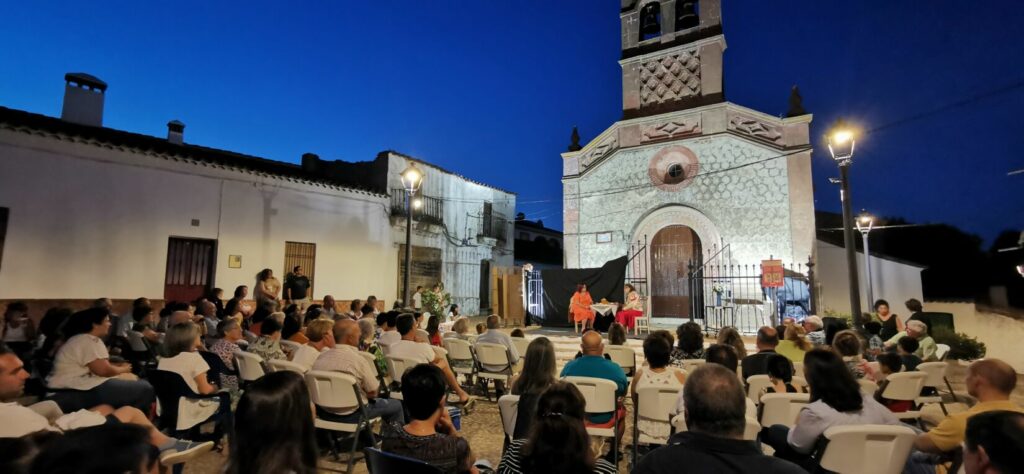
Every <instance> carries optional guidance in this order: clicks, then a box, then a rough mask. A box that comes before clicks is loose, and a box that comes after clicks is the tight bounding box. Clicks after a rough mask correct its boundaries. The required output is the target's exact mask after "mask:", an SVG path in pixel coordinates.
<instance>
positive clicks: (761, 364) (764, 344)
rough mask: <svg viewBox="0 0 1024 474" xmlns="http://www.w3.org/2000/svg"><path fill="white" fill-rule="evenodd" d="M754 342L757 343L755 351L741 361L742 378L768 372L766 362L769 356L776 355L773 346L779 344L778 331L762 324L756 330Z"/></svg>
mask: <svg viewBox="0 0 1024 474" xmlns="http://www.w3.org/2000/svg"><path fill="white" fill-rule="evenodd" d="M755 343H756V344H757V353H755V354H751V355H748V356H746V357H744V358H743V360H742V361H741V365H742V367H743V377H744V378H747V377H750V376H752V375H763V374H766V373H768V372H767V365H766V364H767V363H768V359H770V358H771V356H773V355H777V353H776V352H775V347H776V346H778V345H779V333H778V332H776V331H775V328H772V327H768V326H762V327H761V328H760V329H758V330H757V339H756V341H755Z"/></svg>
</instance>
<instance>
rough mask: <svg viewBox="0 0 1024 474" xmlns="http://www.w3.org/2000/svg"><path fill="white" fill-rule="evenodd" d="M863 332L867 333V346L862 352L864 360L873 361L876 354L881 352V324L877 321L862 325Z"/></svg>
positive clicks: (882, 342)
mask: <svg viewBox="0 0 1024 474" xmlns="http://www.w3.org/2000/svg"><path fill="white" fill-rule="evenodd" d="M864 330H865V331H867V333H868V346H867V349H866V350H865V351H864V358H865V359H867V360H869V361H874V360H875V359H876V358H877V357H878V354H880V353H881V352H882V345H883V344H884V341H882V323H879V322H878V321H869V322H867V323H864Z"/></svg>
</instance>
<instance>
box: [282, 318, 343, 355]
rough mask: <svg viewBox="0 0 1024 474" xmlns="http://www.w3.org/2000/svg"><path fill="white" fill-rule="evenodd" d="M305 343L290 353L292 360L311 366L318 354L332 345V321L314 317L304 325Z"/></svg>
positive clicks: (333, 341) (333, 342)
mask: <svg viewBox="0 0 1024 474" xmlns="http://www.w3.org/2000/svg"><path fill="white" fill-rule="evenodd" d="M306 339H307V340H308V341H309V342H308V343H307V344H303V345H301V346H299V348H298V349H296V350H295V353H294V354H292V362H295V363H296V364H299V365H301V366H303V367H312V366H313V363H314V362H316V360H317V358H318V357H320V354H321V353H322V352H324V351H326V350H328V349H331V348H333V347H334V344H335V340H334V321H333V320H330V319H314V320H313V321H310V322H309V325H308V326H306Z"/></svg>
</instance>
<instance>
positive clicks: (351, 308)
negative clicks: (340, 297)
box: [339, 298, 372, 319]
mask: <svg viewBox="0 0 1024 474" xmlns="http://www.w3.org/2000/svg"><path fill="white" fill-rule="evenodd" d="M362 308H363V301H362V300H360V299H359V298H356V299H354V300H352V302H350V303H349V304H348V311H345V312H344V313H342V314H340V315H339V316H344V317H346V318H349V319H359V318H361V317H363V312H362ZM371 312H372V311H371Z"/></svg>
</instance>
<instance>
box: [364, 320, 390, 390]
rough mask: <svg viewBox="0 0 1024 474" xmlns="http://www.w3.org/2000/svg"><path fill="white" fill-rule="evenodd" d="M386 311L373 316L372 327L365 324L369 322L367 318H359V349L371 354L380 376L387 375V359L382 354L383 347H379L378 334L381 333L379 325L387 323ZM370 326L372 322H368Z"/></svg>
mask: <svg viewBox="0 0 1024 474" xmlns="http://www.w3.org/2000/svg"><path fill="white" fill-rule="evenodd" d="M387 315H388V313H380V314H378V315H377V316H375V317H374V322H376V323H377V325H376V326H374V327H367V324H369V323H371V321H370V320H369V319H365V318H364V319H360V320H359V332H360V334H361V335H362V342H360V344H359V350H361V351H364V352H367V353H369V354H372V355H373V360H374V363H373V365H374V366H375V367H376V368H377V373H378V374H380V376H381V377H387V375H388V361H387V358H386V357H385V356H384V349H381V345H380V342H379V340H380V335H381V334H382V332H381V330H380V326H381V325H383V324H386V323H387ZM370 325H371V326H372V324H370Z"/></svg>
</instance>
